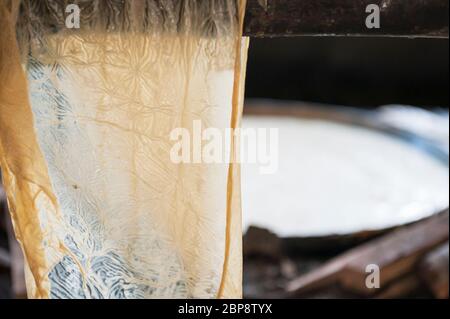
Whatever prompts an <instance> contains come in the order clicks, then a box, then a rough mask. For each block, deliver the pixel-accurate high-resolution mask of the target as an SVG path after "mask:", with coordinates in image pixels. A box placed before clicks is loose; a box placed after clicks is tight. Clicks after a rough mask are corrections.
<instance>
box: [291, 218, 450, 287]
mask: <svg viewBox="0 0 450 319" xmlns="http://www.w3.org/2000/svg"><path fill="white" fill-rule="evenodd" d="M448 225H449V213H448V211H446V212H444V213H442V214H439V215H437V216H434V217H432V218H430V219H428V220H425V221H422V222H420V223H417V224H413V225H410V226H407V227H404V228H401V229H399V230H397V231H394V232H392V233H390V234H387V235H385V236H383V237H381V238H378V239H375V240H373V241H370V242H368V243H366V244H364V245H361V246H359V247H356V248H354V249H352V250H350V251H348V252H347V253H345V254H343V255H341V256H338V257H337V258H335V259H333V260H331V261H330V262H328V263H326V264H325V265H324V266H322V267H320V268H318V269H317V270H315V271H313V272H311V273H309V274H306V275H304V276H302V277H300V278H297V279H295V280H293V281H292V282H291V283H290V284H289V285H288V287H287V290H288V292H289V293H290V294H293V295H298V294H301V293H305V292H308V291H311V290H314V289H319V288H321V287H324V286H327V285H331V284H334V283H339V284H340V285H341V286H343V287H344V288H345V289H348V290H350V291H353V292H356V293H360V294H363V295H367V296H370V295H373V294H375V293H378V292H379V291H380V289H368V288H367V287H366V278H367V276H368V273H367V272H366V269H367V266H368V265H377V266H378V267H379V269H380V288H381V289H383V288H386V287H387V286H388V285H389V284H390V283H391V282H393V281H394V280H396V279H397V278H400V277H403V276H406V275H407V274H408V273H411V272H413V271H414V269H415V267H416V266H417V264H418V262H419V261H420V259H421V258H422V257H423V256H424V255H425V254H426V253H428V252H429V251H430V250H433V249H434V248H435V247H437V246H439V245H440V244H442V243H444V242H447V241H448V238H449V229H448Z"/></svg>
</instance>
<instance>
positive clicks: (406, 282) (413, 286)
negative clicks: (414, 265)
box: [376, 274, 422, 299]
mask: <svg viewBox="0 0 450 319" xmlns="http://www.w3.org/2000/svg"><path fill="white" fill-rule="evenodd" d="M421 285H422V283H421V280H420V279H419V278H418V276H417V275H416V274H410V275H407V276H405V277H403V278H400V279H399V280H397V281H394V282H393V283H392V284H390V285H389V286H388V287H387V288H386V289H384V290H383V291H382V292H381V293H379V294H378V295H377V296H376V299H398V298H404V297H405V296H408V295H411V294H412V293H414V292H415V291H418V290H419V289H420V287H421Z"/></svg>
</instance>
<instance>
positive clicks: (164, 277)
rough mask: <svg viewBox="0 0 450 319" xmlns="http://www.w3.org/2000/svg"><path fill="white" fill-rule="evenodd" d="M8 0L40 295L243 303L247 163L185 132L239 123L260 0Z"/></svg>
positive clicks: (26, 215)
mask: <svg viewBox="0 0 450 319" xmlns="http://www.w3.org/2000/svg"><path fill="white" fill-rule="evenodd" d="M74 3H76V4H78V5H79V7H80V9H81V11H80V12H81V16H80V19H81V21H80V26H81V28H80V29H67V28H66V27H65V22H66V18H67V13H66V12H65V5H66V3H65V1H62V0H39V1H37V0H22V1H15V0H11V1H1V2H0V166H1V169H2V174H3V183H4V184H5V188H6V191H7V196H8V203H9V208H10V211H11V215H12V218H13V223H14V229H15V233H16V236H17V238H18V240H19V242H20V243H21V246H22V248H23V252H24V256H25V259H26V269H25V273H26V281H27V289H28V295H29V297H30V298H240V297H241V294H242V255H241V238H242V232H241V209H240V172H239V165H238V164H235V163H233V159H234V156H236V152H235V150H236V149H237V148H238V147H239V145H238V142H239V141H238V140H237V139H236V138H235V137H234V136H232V137H230V139H229V144H230V145H228V147H229V148H230V149H231V152H230V157H231V158H230V161H229V162H231V163H232V164H229V163H226V162H224V163H223V164H206V163H181V164H177V163H174V162H173V161H172V160H171V158H170V150H171V147H172V146H173V143H174V142H173V141H171V139H170V133H171V132H172V130H174V129H176V128H185V129H187V130H189V131H192V130H193V123H194V121H198V120H199V121H201V123H202V125H203V126H204V127H206V128H207V127H214V128H219V129H220V130H223V132H225V131H226V129H227V128H230V127H231V128H237V127H239V126H240V118H241V113H242V105H243V92H244V80H245V65H246V54H247V48H248V39H246V38H243V37H242V23H243V16H244V11H245V1H238V0H212V1H197V0H184V1H176V0H167V1H154V0H130V1H125V2H123V1H114V0H93V1H86V0H79V1H74Z"/></svg>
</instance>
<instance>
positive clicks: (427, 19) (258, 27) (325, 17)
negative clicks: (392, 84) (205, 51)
mask: <svg viewBox="0 0 450 319" xmlns="http://www.w3.org/2000/svg"><path fill="white" fill-rule="evenodd" d="M373 8H375V10H379V11H378V12H379V28H376V27H375V28H374V27H373V26H372V28H368V27H367V25H366V20H367V18H368V17H369V15H371V14H373V13H374V11H373ZM375 14H377V13H376V12H375ZM369 20H370V19H369ZM448 22H449V0H247V10H246V17H245V26H244V34H245V35H246V36H250V37H285V36H383V37H410V38H417V37H420V38H447V39H448Z"/></svg>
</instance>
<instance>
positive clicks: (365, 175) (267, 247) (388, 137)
mask: <svg viewBox="0 0 450 319" xmlns="http://www.w3.org/2000/svg"><path fill="white" fill-rule="evenodd" d="M448 51H449V47H448V40H440V39H416V40H410V39H398V38H396V39H394V38H370V39H367V38H327V37H317V38H314V37H305V38H278V39H268V38H266V39H252V41H251V47H250V51H249V59H248V71H247V82H246V107H245V115H244V127H245V126H248V127H264V126H269V127H277V128H280V148H281V149H280V174H278V175H277V174H275V175H273V176H266V177H261V176H259V175H258V174H257V173H255V170H253V169H252V168H251V167H246V166H244V167H243V181H242V183H243V214H244V230H245V234H244V294H245V297H246V298H272V297H273V298H284V297H289V298H291V297H292V298H347V297H349V298H448V258H449V257H448V105H449V92H448V85H449V65H448V63H449V58H448V54H449V52H448ZM386 105H391V106H390V107H385V106H386ZM405 105H406V106H408V107H404V106H405ZM286 121H288V122H286ZM287 126H288V127H289V131H286V133H284V131H283V127H287ZM296 132H298V133H296ZM296 134H298V136H297V135H296ZM356 136H357V137H358V140H357V141H356V140H354V137H356ZM365 138H367V140H366V139H365ZM312 140H314V141H316V143H308V141H312ZM297 141H298V143H297ZM283 145H288V146H287V147H284V146H283ZM383 147H386V148H385V149H383ZM397 148H398V151H397ZM300 151H301V153H300ZM291 152H292V153H291ZM335 154H339V156H337V155H336V156H335ZM399 154H404V156H402V158H401V159H400V158H399V156H400V155H399ZM373 158H376V160H373V161H370V163H368V164H367V165H361V161H363V162H364V161H365V162H364V163H366V162H367V161H368V160H366V159H373ZM286 159H290V160H286ZM334 159H338V160H334ZM305 163H306V164H307V171H305V165H306V164H305ZM316 164H317V165H316ZM344 166H345V167H344ZM366 166H367V167H366ZM341 168H342V169H341ZM302 169H303V170H302ZM353 169H354V173H355V174H352V170H353ZM343 171H345V174H343V173H342V172H343ZM324 172H326V174H324ZM369 173H370V174H369ZM418 173H420V175H418ZM302 176H305V177H304V178H302ZM346 176H348V178H346ZM352 176H353V177H352ZM392 176H394V177H395V180H394V179H393V178H391V177H392ZM351 177H352V178H351ZM410 177H411V178H410ZM413 177H414V178H413ZM402 178H403V180H402ZM442 183H445V184H446V185H443V184H442ZM358 185H359V186H360V187H358ZM276 189H277V190H278V191H275V190H276ZM333 190H336V192H333ZM330 192H331V193H334V196H331V195H329V194H330ZM374 194H375V195H374ZM377 196H378V197H377ZM0 201H3V204H2V205H3V210H2V211H1V213H0V214H1V216H0V220H1V222H0V298H23V297H25V290H24V283H23V274H22V267H23V265H22V259H21V255H20V251H19V249H18V247H17V244H16V243H15V241H14V240H13V237H12V234H11V231H10V221H9V217H8V214H7V212H6V205H5V201H4V198H3V197H2V192H1V191H0ZM261 203H262V204H261ZM298 203H302V204H298ZM341 204H342V207H339V205H341ZM380 207H381V208H380ZM369 264H376V265H378V266H379V268H380V271H381V276H382V279H381V287H380V289H368V288H367V287H366V286H364V283H365V278H366V276H367V273H366V270H367V269H366V266H367V265H369Z"/></svg>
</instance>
